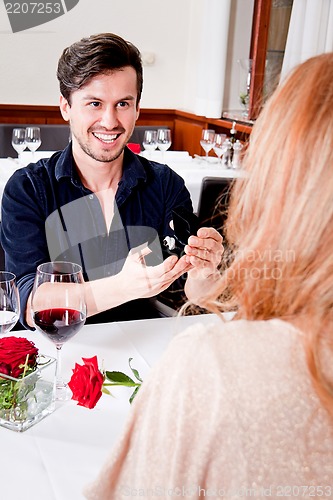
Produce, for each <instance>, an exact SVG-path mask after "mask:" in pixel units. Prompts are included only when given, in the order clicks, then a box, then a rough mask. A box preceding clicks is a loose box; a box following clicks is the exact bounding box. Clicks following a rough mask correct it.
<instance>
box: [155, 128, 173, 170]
mask: <svg viewBox="0 0 333 500" xmlns="http://www.w3.org/2000/svg"><path fill="white" fill-rule="evenodd" d="M170 146H171V131H170V129H168V128H159V129H158V131H157V147H158V149H159V150H160V151H161V152H162V163H164V156H165V151H167V150H168V149H169V147H170Z"/></svg>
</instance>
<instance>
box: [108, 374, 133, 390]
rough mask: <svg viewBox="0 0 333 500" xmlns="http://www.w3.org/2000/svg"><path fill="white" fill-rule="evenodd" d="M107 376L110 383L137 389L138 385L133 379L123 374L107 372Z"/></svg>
mask: <svg viewBox="0 0 333 500" xmlns="http://www.w3.org/2000/svg"><path fill="white" fill-rule="evenodd" d="M105 376H106V378H107V379H108V380H109V381H110V382H114V383H116V384H119V385H125V386H126V387H135V386H136V385H137V384H136V382H134V380H133V379H131V377H129V376H128V375H126V374H125V373H122V372H105Z"/></svg>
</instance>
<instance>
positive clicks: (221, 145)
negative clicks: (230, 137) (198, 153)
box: [213, 134, 227, 165]
mask: <svg viewBox="0 0 333 500" xmlns="http://www.w3.org/2000/svg"><path fill="white" fill-rule="evenodd" d="M226 138H227V135H226V134H215V138H214V146H213V149H214V153H215V154H216V156H217V157H218V159H219V164H221V165H222V156H223V155H224V153H225V152H226V150H227V145H226V144H225V140H226Z"/></svg>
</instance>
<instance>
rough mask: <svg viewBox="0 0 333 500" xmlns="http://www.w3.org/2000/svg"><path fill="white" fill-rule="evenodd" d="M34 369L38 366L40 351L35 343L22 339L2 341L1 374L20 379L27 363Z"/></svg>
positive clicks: (0, 343)
mask: <svg viewBox="0 0 333 500" xmlns="http://www.w3.org/2000/svg"><path fill="white" fill-rule="evenodd" d="M27 355H29V358H28V365H29V366H30V367H31V368H34V367H35V366H36V365H37V356H38V349H37V347H35V344H34V343H33V342H30V341H29V340H27V339H25V338H21V337H4V338H2V339H0V367H2V369H1V368H0V372H2V373H5V374H6V375H10V376H11V377H16V378H17V377H19V376H20V375H21V374H22V373H23V371H24V368H23V365H24V364H25V362H26V358H27Z"/></svg>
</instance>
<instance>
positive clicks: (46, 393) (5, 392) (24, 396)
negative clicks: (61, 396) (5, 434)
mask: <svg viewBox="0 0 333 500" xmlns="http://www.w3.org/2000/svg"><path fill="white" fill-rule="evenodd" d="M55 368H56V360H55V358H51V357H49V356H44V355H40V356H39V359H38V366H37V369H36V370H35V371H34V372H32V373H30V374H29V375H27V376H25V377H22V378H15V377H11V376H9V375H6V374H4V373H0V426H2V427H6V428H7V429H11V430H13V431H18V432H22V431H25V430H27V429H29V427H31V426H32V425H34V424H36V423H37V422H39V421H40V420H41V419H42V418H44V417H46V416H47V415H49V414H50V413H52V412H53V410H54V409H55Z"/></svg>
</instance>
